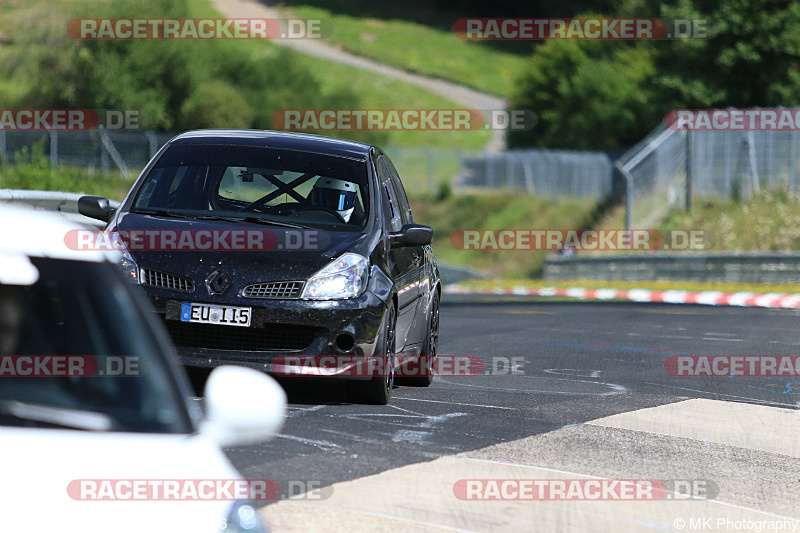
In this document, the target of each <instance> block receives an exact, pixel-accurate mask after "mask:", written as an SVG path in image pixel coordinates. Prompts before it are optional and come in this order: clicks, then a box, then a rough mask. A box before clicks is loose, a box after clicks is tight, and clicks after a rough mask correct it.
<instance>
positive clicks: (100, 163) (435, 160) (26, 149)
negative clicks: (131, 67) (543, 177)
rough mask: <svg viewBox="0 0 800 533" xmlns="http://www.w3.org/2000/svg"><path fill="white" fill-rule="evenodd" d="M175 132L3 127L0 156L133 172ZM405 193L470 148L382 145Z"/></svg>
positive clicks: (440, 177) (445, 171)
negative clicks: (36, 156)
mask: <svg viewBox="0 0 800 533" xmlns="http://www.w3.org/2000/svg"><path fill="white" fill-rule="evenodd" d="M175 135H176V134H174V133H163V132H154V131H102V130H92V131H69V132H46V131H3V130H0V158H3V159H5V160H7V161H9V162H11V163H13V162H14V161H15V160H16V159H17V158H19V157H23V158H30V157H32V155H33V154H34V153H36V151H37V150H40V151H41V153H42V154H44V155H45V156H46V157H49V158H50V162H51V164H52V165H53V166H54V167H58V166H59V165H67V166H74V167H84V168H86V169H87V172H88V173H89V174H90V175H91V174H93V173H94V172H95V171H98V172H101V173H102V174H103V175H105V174H107V173H108V172H109V171H111V170H114V169H117V170H119V172H120V173H121V174H122V175H123V176H127V177H131V178H133V177H135V174H136V173H137V172H138V171H140V170H141V169H142V168H144V166H145V165H146V164H147V162H148V161H149V160H150V158H152V157H153V156H154V155H155V154H156V152H157V151H158V150H159V148H161V147H162V146H163V145H164V144H165V143H166V142H167V141H168V140H170V139H171V138H172V137H174V136H175ZM386 151H387V153H388V154H389V155H390V156H391V158H392V160H393V161H394V163H395V165H396V166H397V169H398V171H399V172H400V173H401V174H402V176H403V183H404V184H405V186H406V188H407V189H408V193H409V195H430V194H436V193H437V192H438V191H439V189H440V187H441V186H442V185H443V184H445V183H450V182H451V181H452V180H454V179H455V178H456V177H457V176H458V173H459V169H460V168H461V165H462V162H463V160H464V158H465V157H473V156H474V155H475V153H474V152H462V151H460V150H446V149H432V148H415V147H397V146H389V147H387V148H386Z"/></svg>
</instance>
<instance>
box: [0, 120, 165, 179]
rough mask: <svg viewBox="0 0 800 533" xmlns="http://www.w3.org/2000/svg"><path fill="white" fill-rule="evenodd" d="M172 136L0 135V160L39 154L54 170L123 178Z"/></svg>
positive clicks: (109, 133)
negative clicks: (81, 170) (65, 167)
mask: <svg viewBox="0 0 800 533" xmlns="http://www.w3.org/2000/svg"><path fill="white" fill-rule="evenodd" d="M173 136H174V135H173V134H169V133H157V132H153V131H102V130H92V131H63V132H55V131H47V132H46V131H2V130H0V157H2V158H3V159H5V160H8V161H10V162H12V163H13V162H14V161H15V160H16V159H17V158H18V157H32V155H33V154H34V153H36V152H37V151H38V150H41V153H43V154H44V155H45V156H48V157H49V158H50V163H51V164H52V165H53V166H54V167H58V166H59V165H68V166H76V167H86V168H87V170H88V172H89V173H90V174H91V173H93V172H94V170H95V169H98V171H99V172H102V173H103V174H104V175H105V174H107V173H108V172H109V171H111V170H112V169H118V170H119V172H120V174H122V175H123V176H126V177H134V176H132V174H133V173H134V172H136V171H138V170H140V169H142V168H144V166H145V165H146V164H147V162H148V161H149V160H150V158H151V157H153V156H154V155H155V153H156V152H157V151H158V149H159V148H161V146H163V145H164V143H166V142H167V141H168V140H169V139H171V138H172V137H173Z"/></svg>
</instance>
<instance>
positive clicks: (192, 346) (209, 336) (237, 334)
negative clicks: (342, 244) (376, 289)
mask: <svg viewBox="0 0 800 533" xmlns="http://www.w3.org/2000/svg"><path fill="white" fill-rule="evenodd" d="M158 292H159V293H161V294H163V291H158ZM186 296H188V298H187V297H186ZM186 296H183V297H181V296H177V297H174V296H170V297H166V296H161V295H154V294H150V299H151V301H152V303H153V306H154V308H155V310H156V312H157V313H158V314H159V315H160V317H161V318H162V320H163V322H164V324H165V326H166V327H167V331H168V333H170V336H171V337H172V340H173V343H174V344H175V348H176V350H177V352H178V355H179V357H180V360H181V362H182V363H183V364H184V365H186V366H194V367H216V366H219V365H227V364H234V365H241V366H247V367H251V368H255V369H258V370H262V371H265V372H269V373H272V374H276V375H287V376H297V377H321V376H326V377H345V378H348V379H365V378H366V376H363V375H361V373H359V372H354V371H353V369H352V365H350V366H348V365H347V364H345V365H342V366H339V367H338V368H337V369H336V371H331V369H329V368H323V366H324V365H320V364H319V359H320V356H334V357H337V358H339V359H340V360H343V361H347V360H350V359H353V360H356V359H358V357H359V356H366V357H367V358H371V357H372V356H373V355H375V354H376V351H377V347H378V346H380V344H379V342H380V336H381V331H382V321H383V317H384V314H385V312H386V309H387V303H386V302H385V301H384V300H383V299H381V298H380V297H379V296H377V295H375V294H374V293H372V292H370V291H369V290H367V291H365V292H364V293H363V294H362V295H360V296H358V297H356V298H352V299H347V300H328V301H313V300H257V299H242V300H241V301H238V302H236V303H235V304H231V305H237V306H247V307H252V309H253V320H252V325H251V326H250V327H249V328H239V327H235V326H220V325H210V324H195V323H186V322H181V321H180V307H181V303H182V302H184V301H192V302H199V303H217V302H212V301H208V300H205V301H204V300H202V299H196V298H193V297H192V296H189V295H186ZM226 304H227V302H226ZM337 338H338V339H345V340H348V341H350V342H352V346H351V347H349V349H343V347H342V343H341V342H340V343H338V344H337ZM346 344H347V343H345V345H346ZM253 348H255V349H253ZM325 359H327V360H330V357H325ZM353 364H354V365H355V364H358V363H355V362H354V363H353Z"/></svg>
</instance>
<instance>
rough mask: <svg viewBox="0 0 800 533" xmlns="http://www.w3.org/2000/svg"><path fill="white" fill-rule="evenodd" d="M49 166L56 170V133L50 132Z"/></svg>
mask: <svg viewBox="0 0 800 533" xmlns="http://www.w3.org/2000/svg"><path fill="white" fill-rule="evenodd" d="M48 133H49V134H50V166H51V167H52V168H58V132H56V131H50V132H48Z"/></svg>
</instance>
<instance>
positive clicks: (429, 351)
mask: <svg viewBox="0 0 800 533" xmlns="http://www.w3.org/2000/svg"><path fill="white" fill-rule="evenodd" d="M438 345H439V293H438V291H434V293H433V301H432V302H431V314H430V319H429V320H428V334H427V335H426V337H425V342H424V343H423V345H422V352H420V354H421V355H420V356H419V364H418V365H417V368H418V369H419V371H418V372H419V374H418V375H416V376H409V377H405V378H403V379H402V382H403V385H410V386H412V387H427V386H429V385H430V384H431V383H433V375H434V373H435V370H434V365H435V364H436V350H437V347H438Z"/></svg>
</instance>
